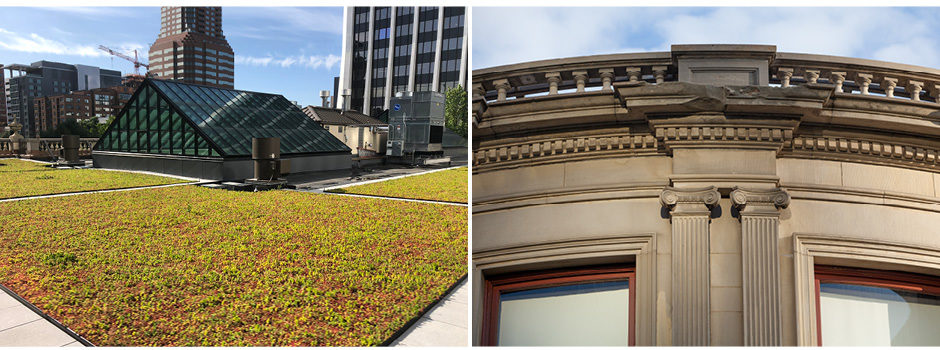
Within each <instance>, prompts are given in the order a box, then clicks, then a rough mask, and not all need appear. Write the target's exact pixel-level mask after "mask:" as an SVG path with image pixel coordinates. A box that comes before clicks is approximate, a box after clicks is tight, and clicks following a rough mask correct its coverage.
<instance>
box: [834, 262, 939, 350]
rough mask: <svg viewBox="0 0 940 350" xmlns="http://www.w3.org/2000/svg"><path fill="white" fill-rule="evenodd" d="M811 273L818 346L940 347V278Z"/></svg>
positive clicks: (842, 269)
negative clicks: (814, 291)
mask: <svg viewBox="0 0 940 350" xmlns="http://www.w3.org/2000/svg"><path fill="white" fill-rule="evenodd" d="M815 274H816V327H817V328H816V331H817V334H818V340H819V345H821V346H822V345H825V346H852V345H863V346H930V345H933V346H936V345H940V328H938V325H940V278H938V277H935V276H928V275H919V274H913V273H906V272H896V271H881V270H869V269H858V268H845V267H834V266H816V272H815Z"/></svg>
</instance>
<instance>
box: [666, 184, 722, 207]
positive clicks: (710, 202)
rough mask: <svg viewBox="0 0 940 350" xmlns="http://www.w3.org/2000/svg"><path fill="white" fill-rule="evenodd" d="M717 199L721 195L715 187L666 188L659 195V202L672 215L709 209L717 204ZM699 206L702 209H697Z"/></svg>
mask: <svg viewBox="0 0 940 350" xmlns="http://www.w3.org/2000/svg"><path fill="white" fill-rule="evenodd" d="M719 199H721V194H720V193H718V188H716V187H715V186H709V187H706V188H691V189H685V188H675V187H672V186H667V187H666V188H664V189H663V192H662V193H660V195H659V201H660V202H661V203H662V204H663V206H665V207H667V208H669V209H670V210H671V211H672V212H673V213H680V212H688V211H704V210H706V209H711V208H712V207H714V206H715V205H716V204H718V200H719ZM699 205H701V206H704V207H698V206H699ZM683 207H685V208H683ZM695 209H700V210H695Z"/></svg>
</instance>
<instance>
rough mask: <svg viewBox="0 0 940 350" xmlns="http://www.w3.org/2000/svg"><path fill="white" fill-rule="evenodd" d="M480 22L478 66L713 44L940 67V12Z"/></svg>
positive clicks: (554, 14) (674, 10)
mask: <svg viewBox="0 0 940 350" xmlns="http://www.w3.org/2000/svg"><path fill="white" fill-rule="evenodd" d="M472 20H473V23H472V28H473V51H472V54H473V61H472V62H473V63H472V64H473V68H486V67H492V66H497V65H504V64H511V63H519V62H526V61H533V60H541V59H549V58H560V57H572V56H584V55H595V54H605V53H622V52H645V51H668V50H669V47H670V45H672V44H705V43H708V44H770V45H776V46H777V50H778V51H785V52H800V53H813V54H824V55H836V56H850V57H859V58H868V59H876V60H884V61H892V62H899V63H907V64H914V65H921V66H927V67H933V68H940V40H938V39H940V9H938V8H936V7H934V8H877V7H855V8H831V7H830V8H827V7H812V8H806V7H786V8H773V7H746V8H742V7H722V8H688V7H659V8H655V7H654V8H650V7H622V8H597V7H595V8H563V7H548V8H544V7H543V8H508V7H474V8H473V19H472ZM534 28H537V29H534Z"/></svg>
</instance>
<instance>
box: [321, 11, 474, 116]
mask: <svg viewBox="0 0 940 350" xmlns="http://www.w3.org/2000/svg"><path fill="white" fill-rule="evenodd" d="M465 14H466V8H464V7H399V6H392V7H347V8H346V9H345V11H344V17H343V28H344V31H343V60H342V67H341V70H340V77H339V84H338V87H337V89H336V90H337V91H335V92H334V95H336V96H337V105H338V106H340V107H343V106H345V107H348V108H350V109H353V110H357V111H362V112H363V113H366V114H370V115H373V116H375V115H377V114H379V113H381V112H382V111H384V110H386V109H388V108H389V99H390V98H391V97H393V96H395V93H398V92H402V91H437V92H442V93H443V92H445V91H447V90H448V89H450V88H453V87H456V86H458V85H459V86H462V87H464V88H466V86H467V40H466V37H467V30H466V26H465V25H464V24H465V19H466V17H465ZM347 89H348V91H349V96H348V97H347V96H343V94H342V91H343V90H347ZM347 99H348V101H347ZM344 103H345V105H344Z"/></svg>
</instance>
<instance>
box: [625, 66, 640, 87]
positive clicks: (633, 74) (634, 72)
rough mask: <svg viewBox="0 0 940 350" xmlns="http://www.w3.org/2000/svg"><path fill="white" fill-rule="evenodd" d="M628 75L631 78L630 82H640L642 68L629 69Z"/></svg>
mask: <svg viewBox="0 0 940 350" xmlns="http://www.w3.org/2000/svg"><path fill="white" fill-rule="evenodd" d="M627 75H629V76H630V82H631V83H635V82H637V81H639V80H640V68H639V67H627Z"/></svg>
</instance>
